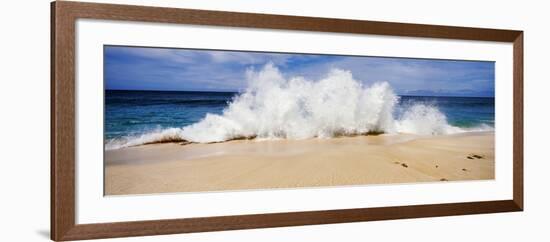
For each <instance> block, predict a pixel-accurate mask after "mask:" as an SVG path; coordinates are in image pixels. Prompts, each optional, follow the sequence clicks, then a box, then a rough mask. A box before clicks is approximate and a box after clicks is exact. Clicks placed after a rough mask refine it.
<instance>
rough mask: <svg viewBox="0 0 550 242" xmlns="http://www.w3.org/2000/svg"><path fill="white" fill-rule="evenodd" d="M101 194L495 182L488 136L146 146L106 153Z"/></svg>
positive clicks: (468, 134)
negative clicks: (103, 191) (486, 180)
mask: <svg viewBox="0 0 550 242" xmlns="http://www.w3.org/2000/svg"><path fill="white" fill-rule="evenodd" d="M105 160H106V161H105V194H106V195H120V194H147V193H166V192H202V191H222V190H243V189H270V188H297V187H319V186H344V185H365V184H388V183H417V182H436V181H437V182H440V181H458V180H485V179H494V168H495V162H494V132H478V133H465V134H458V135H445V136H431V137H419V136H413V135H403V134H399V135H379V136H357V137H343V138H333V139H311V140H270V141H256V140H239V141H231V142H225V143H215V144H189V145H180V144H176V143H168V144H152V145H143V146H138V147H130V148H123V149H119V150H110V151H106V152H105Z"/></svg>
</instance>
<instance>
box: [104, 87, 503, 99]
mask: <svg viewBox="0 0 550 242" xmlns="http://www.w3.org/2000/svg"><path fill="white" fill-rule="evenodd" d="M104 91H130V92H219V93H240V92H241V91H233V90H225V91H224V90H142V89H104ZM397 95H398V96H406V97H472V98H495V96H459V95H410V94H399V93H397Z"/></svg>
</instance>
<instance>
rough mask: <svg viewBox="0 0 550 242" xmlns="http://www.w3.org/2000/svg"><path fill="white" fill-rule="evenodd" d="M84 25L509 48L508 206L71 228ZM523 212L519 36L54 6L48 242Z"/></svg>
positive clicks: (253, 16) (454, 29)
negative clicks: (79, 30)
mask: <svg viewBox="0 0 550 242" xmlns="http://www.w3.org/2000/svg"><path fill="white" fill-rule="evenodd" d="M82 18H85V19H102V20H123V21H141V22H157V23H172V24H194V25H215V26H226V27H247V28H264V29H282V30H301V31H318V32H333V33H354V34H372V35H386V36H407V37H425V38H444V39H458V40H480V41H497V42H509V43H513V59H514V60H513V61H514V64H513V93H514V97H513V98H514V103H513V117H514V120H513V128H514V130H513V169H514V170H513V199H512V200H499V201H482V202H464V203H450V204H426V205H412V206H397V207H378V208H356V209H341V210H325V211H308V212H289V213H271V214H255V215H237V216H219V217H200V218H182V219H169V220H151V221H129V222H115V223H100V224H76V222H75V192H76V191H75V179H76V177H75V138H76V136H75V111H76V110H75V108H76V107H75V22H76V20H77V19H82ZM522 210H523V32H522V31H514V30H498V29H481V28H466V27H450V26H436V25H422V24H405V23H389V22H375V21H360V20H344V19H330V18H314V17H298V16H283V15H269V14H252V13H236V12H221V11H205V10H190V9H175V8H160V7H144V6H131V5H112V4H96V3H80V2H65V1H57V2H53V3H52V4H51V239H52V240H56V241H64V240H80V239H99V238H110V237H126V236H144V235H160V234H175V233H190V232H205V231H218V230H236V229H252V228H267V227H282V226H297V225H313V224H330V223H345V222H359V221H373V220H389V219H404V218H420V217H434V216H451V215H464V214H481V213H496V212H512V211H522Z"/></svg>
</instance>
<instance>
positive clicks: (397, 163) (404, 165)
mask: <svg viewBox="0 0 550 242" xmlns="http://www.w3.org/2000/svg"><path fill="white" fill-rule="evenodd" d="M393 164H396V165H401V166H402V167H405V168H407V167H409V166H408V165H407V164H405V163H401V162H399V161H396V162H394V163H393Z"/></svg>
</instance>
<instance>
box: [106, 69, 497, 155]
mask: <svg viewBox="0 0 550 242" xmlns="http://www.w3.org/2000/svg"><path fill="white" fill-rule="evenodd" d="M246 81H247V88H246V89H245V90H244V91H243V92H241V93H239V94H238V95H236V96H235V97H234V98H233V99H232V100H231V101H230V102H229V103H228V105H227V107H226V108H225V109H224V110H223V112H222V113H221V114H212V113H208V114H206V116H205V117H204V118H203V119H202V120H200V121H199V122H196V123H194V124H191V125H187V126H184V127H180V128H169V129H161V130H155V131H151V132H148V133H144V134H141V135H138V136H133V137H123V138H117V139H113V140H109V141H108V142H107V143H106V149H118V148H123V147H129V146H136V145H142V144H150V143H162V142H186V143H187V142H191V143H214V142H224V141H229V140H235V139H264V140H265V139H310V138H333V137H339V136H356V135H366V134H373V133H376V134H380V133H385V134H395V133H409V134H418V135H442V134H453V133H459V132H469V131H473V130H475V131H482V130H491V129H492V127H490V126H481V127H476V128H475V129H465V128H461V127H457V126H453V125H451V124H449V122H448V121H447V117H446V116H445V114H444V113H443V112H441V111H440V110H439V109H438V108H437V107H436V106H435V105H432V104H427V103H413V104H409V105H407V107H398V104H399V99H400V98H399V96H398V95H396V93H395V92H394V90H393V88H392V87H391V86H390V84H389V83H388V82H383V81H382V82H376V83H374V84H372V85H364V84H363V83H362V82H361V81H359V80H356V79H354V77H353V75H352V73H351V72H350V71H347V70H342V69H332V70H330V71H329V72H328V73H327V74H326V75H325V76H324V77H322V78H320V79H319V80H309V79H306V78H304V77H301V76H290V77H288V76H285V75H284V74H283V73H281V72H280V71H279V69H278V68H277V67H275V66H274V65H273V64H267V65H265V66H264V67H263V68H261V69H260V70H257V71H256V70H254V69H250V70H248V71H247V74H246Z"/></svg>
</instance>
